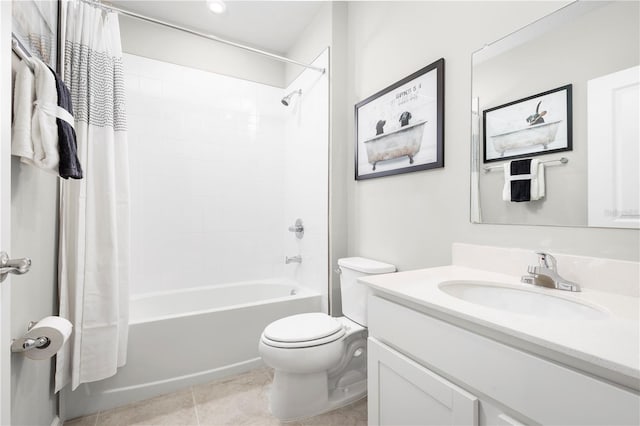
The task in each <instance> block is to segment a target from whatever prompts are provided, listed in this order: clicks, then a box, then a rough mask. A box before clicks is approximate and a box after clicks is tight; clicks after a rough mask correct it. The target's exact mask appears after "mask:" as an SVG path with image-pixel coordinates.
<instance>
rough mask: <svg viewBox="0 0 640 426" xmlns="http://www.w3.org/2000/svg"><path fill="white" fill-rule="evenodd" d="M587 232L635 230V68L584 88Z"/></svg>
mask: <svg viewBox="0 0 640 426" xmlns="http://www.w3.org/2000/svg"><path fill="white" fill-rule="evenodd" d="M587 90H588V92H587V97H588V103H587V107H588V111H587V130H588V132H587V135H588V136H587V138H588V139H587V140H588V158H589V165H588V176H589V179H588V180H589V194H588V199H589V202H588V204H589V207H588V208H589V214H588V224H589V226H605V227H614V228H635V229H638V228H640V169H639V168H638V163H639V162H640V126H639V124H638V116H640V107H639V105H640V67H638V66H635V67H631V68H628V69H626V70H622V71H618V72H615V73H612V74H607V75H605V76H602V77H599V78H594V79H593V80H589V82H588V83H587Z"/></svg>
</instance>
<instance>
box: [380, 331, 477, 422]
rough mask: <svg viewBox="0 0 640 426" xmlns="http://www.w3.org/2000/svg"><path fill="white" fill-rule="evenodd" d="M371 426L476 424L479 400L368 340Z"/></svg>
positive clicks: (402, 356) (389, 349) (396, 353)
mask: <svg viewBox="0 0 640 426" xmlns="http://www.w3.org/2000/svg"><path fill="white" fill-rule="evenodd" d="M367 348H368V354H367V357H368V365H367V368H368V376H369V379H368V380H369V382H368V391H369V401H368V403H369V424H370V425H393V426H397V425H440V426H442V425H464V426H470V425H473V426H476V425H477V424H478V399H477V398H476V397H475V396H473V395H471V394H470V393H468V392H466V391H465V390H463V389H461V388H459V387H458V386H456V385H454V384H453V383H451V382H449V381H448V380H446V379H444V378H442V377H440V376H439V375H437V374H435V373H434V372H432V371H431V370H429V369H427V368H425V367H423V366H421V365H420V364H418V363H416V362H414V361H413V360H411V359H409V358H407V357H406V356H404V355H402V354H401V353H399V352H396V351H395V350H393V349H391V348H389V347H388V346H386V345H384V344H382V343H380V342H379V341H377V340H376V339H375V338H371V337H370V338H369V339H368V346H367Z"/></svg>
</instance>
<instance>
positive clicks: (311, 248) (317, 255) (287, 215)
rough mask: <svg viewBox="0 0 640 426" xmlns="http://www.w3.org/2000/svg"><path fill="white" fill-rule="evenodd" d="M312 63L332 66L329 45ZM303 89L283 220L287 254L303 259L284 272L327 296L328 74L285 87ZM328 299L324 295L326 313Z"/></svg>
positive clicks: (288, 116)
mask: <svg viewBox="0 0 640 426" xmlns="http://www.w3.org/2000/svg"><path fill="white" fill-rule="evenodd" d="M312 64H313V65H316V66H319V67H323V68H328V67H329V49H325V50H324V51H323V52H322V53H321V54H320V55H319V56H318V57H317V58H316V59H315V60H313V61H312ZM297 89H301V90H302V94H301V95H299V96H295V97H294V98H293V99H292V100H291V104H290V106H288V107H284V106H282V108H283V109H284V118H285V128H284V132H285V137H284V155H285V160H284V222H283V223H282V225H281V228H280V229H281V230H282V233H281V238H282V241H283V242H284V253H285V255H287V256H296V255H300V256H301V257H302V263H300V264H290V265H286V266H285V268H284V270H283V272H284V276H285V277H287V278H289V279H293V280H295V281H296V282H298V283H300V284H301V285H303V286H304V287H307V288H310V289H313V290H314V291H317V292H319V293H321V294H324V295H326V294H328V288H327V283H328V275H329V271H328V270H327V256H328V250H329V248H328V244H329V235H328V233H327V226H328V225H327V223H328V220H329V219H328V209H329V206H328V203H329V199H328V191H329V189H328V181H327V174H328V170H329V150H328V140H329V73H328V72H327V73H324V74H320V73H318V72H317V71H314V70H305V71H304V72H303V73H302V74H300V75H299V76H298V77H297V78H296V79H295V80H294V81H293V82H292V83H291V84H290V85H289V86H288V87H287V88H286V89H285V90H284V92H285V93H291V92H292V91H294V90H297ZM297 218H302V220H303V222H304V231H305V232H304V237H303V238H296V237H295V234H293V233H291V232H289V231H288V227H289V226H291V224H293V223H294V222H295V221H296V219H297ZM327 302H328V300H327V298H326V297H325V298H323V301H322V312H327V309H328V303H327Z"/></svg>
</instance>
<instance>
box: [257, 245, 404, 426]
mask: <svg viewBox="0 0 640 426" xmlns="http://www.w3.org/2000/svg"><path fill="white" fill-rule="evenodd" d="M338 265H339V266H340V271H341V276H340V283H341V288H342V305H343V312H344V314H345V316H343V317H331V316H329V315H326V314H324V313H317V312H315V313H306V314H298V315H292V316H289V317H286V318H282V319H279V320H277V321H274V322H272V323H271V324H269V325H268V326H267V327H266V328H265V329H264V331H263V333H262V336H261V337H260V343H259V351H260V355H261V356H262V360H263V361H264V363H265V364H266V365H268V366H270V367H272V368H273V369H274V378H273V384H272V386H271V390H270V395H269V409H270V411H271V413H272V414H273V415H274V416H275V417H277V418H279V419H280V420H296V419H300V418H304V417H309V416H314V415H317V414H320V413H323V412H326V411H330V410H333V409H336V408H339V407H342V406H344V405H347V404H350V403H352V402H354V401H357V400H358V399H360V398H362V397H364V396H365V395H366V392H367V380H366V377H367V376H366V367H367V360H366V359H367V358H366V352H367V329H366V298H367V292H368V289H367V287H366V286H365V285H363V284H360V283H358V282H357V279H358V277H361V276H364V275H372V274H381V273H388V272H394V271H395V266H393V265H389V264H387V263H382V262H377V261H374V260H370V259H364V258H360V257H356V258H346V259H340V260H339V261H338Z"/></svg>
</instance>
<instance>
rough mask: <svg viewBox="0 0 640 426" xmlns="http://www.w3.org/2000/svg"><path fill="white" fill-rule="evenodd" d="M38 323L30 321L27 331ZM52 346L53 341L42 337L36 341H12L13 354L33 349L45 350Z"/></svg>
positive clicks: (29, 339)
mask: <svg viewBox="0 0 640 426" xmlns="http://www.w3.org/2000/svg"><path fill="white" fill-rule="evenodd" d="M37 323H38V321H29V325H28V326H27V331H30V330H31V329H32V328H33V327H34V326H35V325H36V324H37ZM50 344H51V340H49V338H48V337H45V336H41V337H37V338H35V339H31V338H28V339H24V340H23V339H13V341H11V352H26V351H29V350H31V349H44V348H46V347H48V346H49V345H50Z"/></svg>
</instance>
